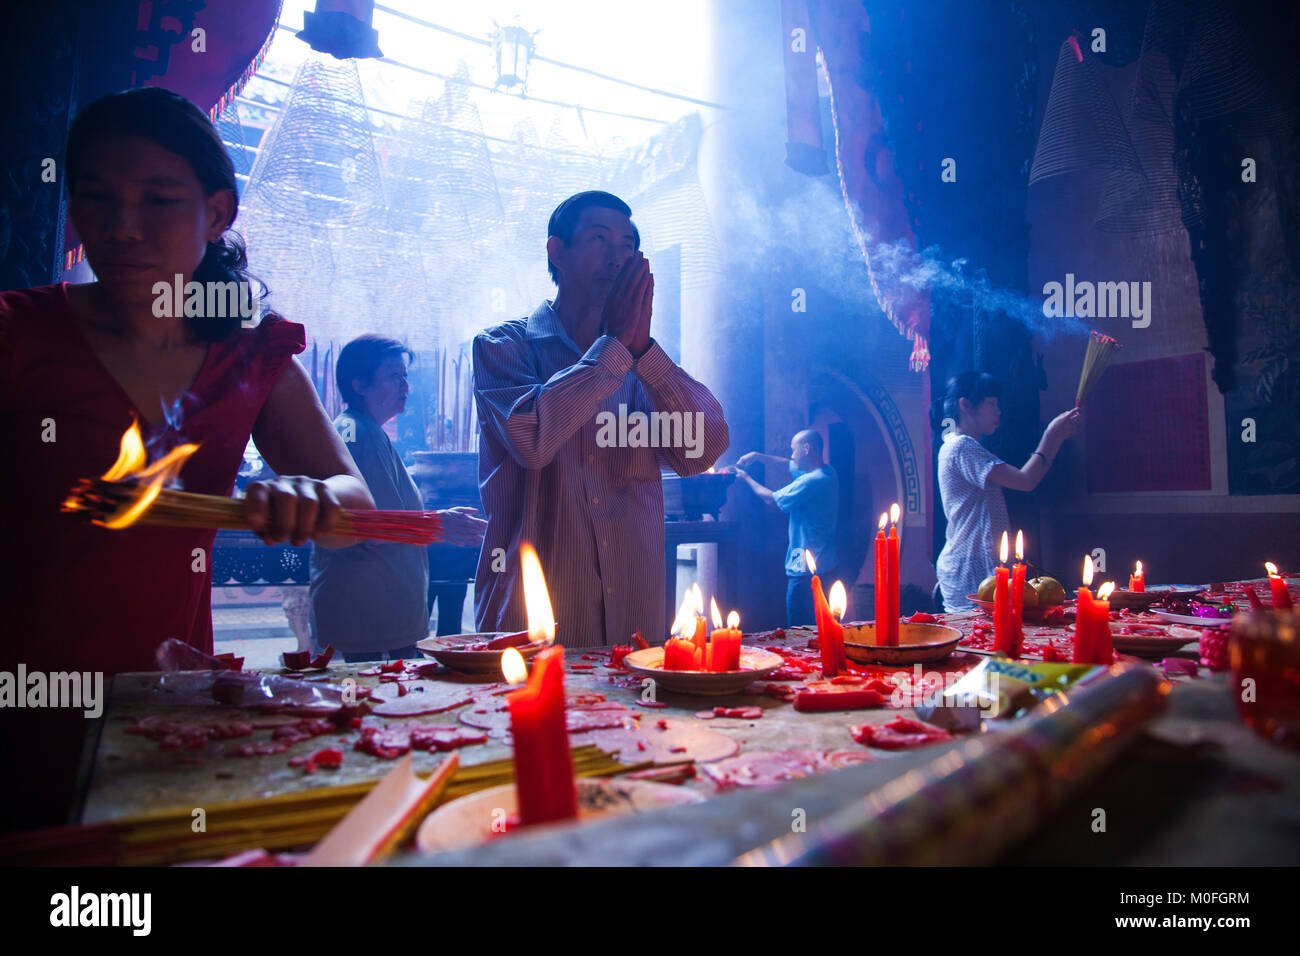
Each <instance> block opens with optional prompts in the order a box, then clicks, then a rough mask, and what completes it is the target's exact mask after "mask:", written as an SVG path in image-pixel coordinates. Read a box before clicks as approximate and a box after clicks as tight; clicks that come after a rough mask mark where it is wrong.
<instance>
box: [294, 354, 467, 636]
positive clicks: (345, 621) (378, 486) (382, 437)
mask: <svg viewBox="0 0 1300 956" xmlns="http://www.w3.org/2000/svg"><path fill="white" fill-rule="evenodd" d="M411 357H412V356H411V352H410V350H408V349H407V348H406V347H405V346H403V345H402V343H400V342H398V341H396V340H394V339H389V338H384V337H382V336H378V335H363V336H361V337H360V338H357V339H353V340H352V341H351V342H349V343H348V344H347V345H345V346H344V347H343V350H342V351H341V352H340V353H339V360H338V367H337V369H336V373H337V378H338V386H339V393H340V394H341V395H342V396H343V398H344V401H345V402H346V403H347V410H346V411H344V412H343V413H342V414H341V415H339V417H338V418H336V419H334V427H335V428H336V429H337V430H338V432H339V435H340V436H341V437H342V438H343V442H344V444H345V445H346V446H347V448H348V451H349V452H351V453H352V459H353V461H355V462H356V464H357V469H358V470H359V471H360V472H361V477H362V478H364V479H365V481H366V485H367V486H368V487H369V488H370V494H371V496H372V497H373V498H374V499H375V507H376V508H381V509H395V510H402V511H419V510H421V509H422V506H421V503H420V492H419V491H418V490H417V489H416V487H415V482H413V481H412V480H411V476H410V475H409V474H408V473H407V471H406V466H405V465H403V464H402V459H401V457H400V456H399V455H398V454H397V449H396V448H394V447H393V443H392V442H391V441H390V440H389V438H388V435H387V434H385V432H384V429H383V424H384V423H385V422H387V421H388V420H389V419H390V418H393V417H394V416H395V415H397V414H399V413H400V412H401V411H402V410H403V409H404V408H405V407H406V398H407V395H409V394H410V387H409V386H408V384H407V380H406V368H407V361H408V359H410V358H411ZM474 510H475V509H473V508H452V509H450V510H448V511H444V512H442V513H441V514H442V519H443V529H444V540H448V541H452V542H455V543H461V544H476V543H479V542H481V541H482V540H483V528H484V527H486V525H487V522H485V521H482V520H480V519H478V518H474V517H472V516H471V513H472V512H473V511H474ZM345 552H346V553H345ZM428 587H429V558H428V552H427V551H426V550H425V549H424V548H423V547H419V546H416V545H409V544H396V543H391V542H385V541H362V542H360V543H358V544H356V545H354V546H353V547H351V548H345V549H343V550H340V551H338V552H337V553H335V552H333V551H328V550H326V549H324V548H313V550H312V559H311V631H312V639H313V641H314V643H315V644H316V646H317V647H324V646H325V645H327V644H333V645H334V648H335V650H337V651H339V652H340V653H341V654H342V655H343V658H344V660H347V661H368V660H379V659H381V658H384V659H389V660H396V659H398V658H404V657H418V656H419V651H417V650H416V648H415V643H416V641H420V640H423V639H424V638H425V637H427V636H428V633H429V608H428V604H427V593H428Z"/></svg>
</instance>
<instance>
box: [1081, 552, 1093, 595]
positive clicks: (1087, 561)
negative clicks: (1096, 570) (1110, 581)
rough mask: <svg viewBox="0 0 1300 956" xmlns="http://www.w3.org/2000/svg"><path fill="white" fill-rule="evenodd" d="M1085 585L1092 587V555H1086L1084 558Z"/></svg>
mask: <svg viewBox="0 0 1300 956" xmlns="http://www.w3.org/2000/svg"><path fill="white" fill-rule="evenodd" d="M1083 586H1084V587H1085V588H1090V587H1092V556H1091V555H1084V558H1083Z"/></svg>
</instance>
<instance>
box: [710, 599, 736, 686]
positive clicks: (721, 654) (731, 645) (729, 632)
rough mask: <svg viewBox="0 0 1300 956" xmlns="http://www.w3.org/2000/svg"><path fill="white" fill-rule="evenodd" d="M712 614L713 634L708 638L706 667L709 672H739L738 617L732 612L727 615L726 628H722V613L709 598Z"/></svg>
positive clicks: (715, 602)
mask: <svg viewBox="0 0 1300 956" xmlns="http://www.w3.org/2000/svg"><path fill="white" fill-rule="evenodd" d="M709 604H710V609H711V610H712V612H713V634H712V635H710V637H709V654H708V661H707V663H708V667H707V668H706V670H710V671H738V670H740V615H739V614H737V613H736V612H735V611H732V612H731V613H730V614H729V615H727V626H726V627H723V626H722V612H721V611H719V610H718V602H717V601H715V600H714V599H713V598H709Z"/></svg>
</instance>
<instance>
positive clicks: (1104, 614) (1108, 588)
mask: <svg viewBox="0 0 1300 956" xmlns="http://www.w3.org/2000/svg"><path fill="white" fill-rule="evenodd" d="M1114 590H1115V584H1114V582H1112V581H1107V582H1106V583H1105V584H1103V585H1102V586H1101V587H1100V588H1098V589H1097V600H1095V601H1093V602H1092V608H1093V609H1092V612H1091V614H1092V616H1093V617H1094V618H1095V620H1096V623H1095V624H1094V625H1093V627H1095V628H1096V633H1095V636H1094V637H1093V638H1092V661H1091V663H1093V664H1103V665H1105V666H1106V667H1109V666H1110V665H1111V664H1114V663H1115V650H1114V648H1113V647H1112V645H1111V640H1110V601H1109V598H1110V595H1111V592H1113V591H1114Z"/></svg>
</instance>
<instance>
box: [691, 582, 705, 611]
mask: <svg viewBox="0 0 1300 956" xmlns="http://www.w3.org/2000/svg"><path fill="white" fill-rule="evenodd" d="M691 602H692V607H693V608H694V609H695V616H696V617H704V595H703V594H701V593H700V582H699V581H696V582H695V583H694V584H692V585H691Z"/></svg>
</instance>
